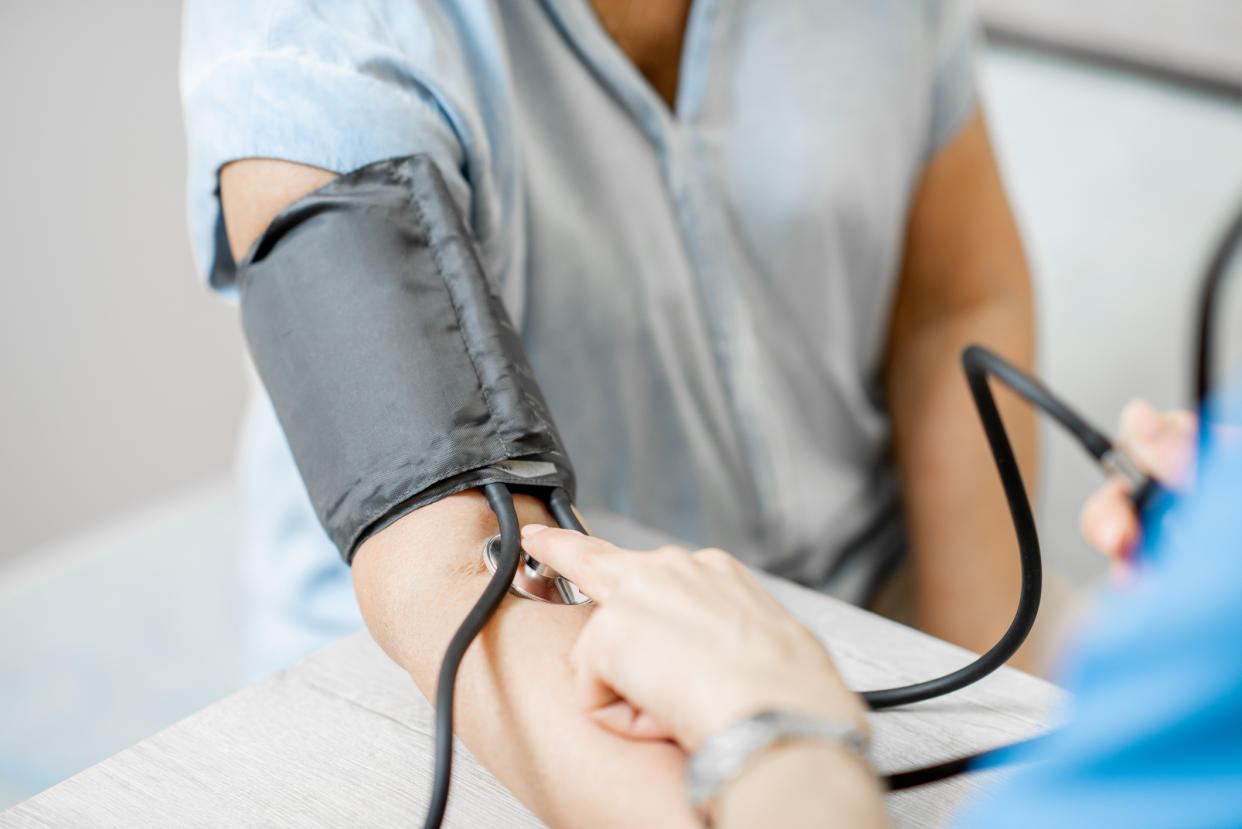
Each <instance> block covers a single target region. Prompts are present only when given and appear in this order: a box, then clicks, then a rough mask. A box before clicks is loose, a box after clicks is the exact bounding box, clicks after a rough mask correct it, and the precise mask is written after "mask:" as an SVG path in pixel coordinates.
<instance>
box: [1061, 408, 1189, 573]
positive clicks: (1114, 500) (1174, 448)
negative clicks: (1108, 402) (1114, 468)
mask: <svg viewBox="0 0 1242 829" xmlns="http://www.w3.org/2000/svg"><path fill="white" fill-rule="evenodd" d="M1197 429H1198V423H1197V420H1196V418H1195V416H1194V414H1192V413H1191V412H1185V411H1175V412H1159V411H1157V410H1156V409H1155V408H1153V407H1152V405H1151V404H1150V403H1147V402H1145V401H1142V400H1135V401H1133V402H1131V403H1130V404H1129V405H1127V406H1126V408H1125V409H1124V410H1123V411H1122V413H1121V429H1120V431H1119V433H1118V435H1117V442H1118V444H1119V445H1121V446H1122V447H1124V448H1125V449H1126V450H1127V451H1128V452H1129V453H1130V454H1131V455H1132V456H1133V457H1134V460H1135V461H1136V462H1137V463H1138V464H1139V466H1141V467H1142V468H1143V469H1145V470H1146V471H1147V472H1148V474H1151V475H1154V476H1155V477H1156V479H1157V480H1159V481H1161V482H1162V483H1163V484H1164V485H1165V486H1167V487H1170V488H1172V489H1174V490H1184V489H1185V488H1186V486H1187V485H1188V484H1189V482H1190V480H1191V478H1192V477H1193V475H1194V451H1193V450H1194V443H1195V433H1196V432H1197ZM1081 523H1082V534H1083V537H1084V538H1086V539H1087V541H1088V542H1089V543H1090V544H1091V546H1092V547H1094V548H1095V549H1096V550H1099V551H1100V552H1101V553H1103V554H1104V555H1106V556H1108V557H1109V558H1110V559H1112V560H1113V561H1114V562H1117V563H1119V564H1121V563H1123V562H1124V561H1125V560H1126V559H1127V558H1128V557H1129V556H1130V554H1131V553H1132V552H1133V550H1134V548H1135V547H1136V546H1138V543H1139V541H1140V538H1141V535H1142V533H1141V529H1140V527H1139V522H1138V517H1137V516H1136V515H1135V514H1134V508H1133V506H1132V505H1131V503H1130V492H1129V489H1128V485H1127V484H1126V482H1124V481H1122V480H1120V479H1117V478H1114V479H1112V480H1110V481H1109V482H1108V483H1107V484H1105V485H1104V486H1102V487H1100V488H1099V489H1098V490H1096V492H1095V494H1094V495H1092V496H1091V498H1090V499H1089V500H1088V501H1087V502H1086V504H1085V505H1083V508H1082V516H1081Z"/></svg>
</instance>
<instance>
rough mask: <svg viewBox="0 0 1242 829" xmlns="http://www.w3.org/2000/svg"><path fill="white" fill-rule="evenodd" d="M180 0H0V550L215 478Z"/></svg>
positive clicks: (235, 385) (227, 356)
mask: <svg viewBox="0 0 1242 829" xmlns="http://www.w3.org/2000/svg"><path fill="white" fill-rule="evenodd" d="M179 28H180V4H179V3H176V2H169V0H164V2H154V0H152V1H151V2H142V0H114V2H109V3H86V2H67V1H66V0H42V1H41V2H37V3H29V2H20V3H19V2H6V3H0V159H3V162H4V171H3V173H2V177H0V268H3V279H0V517H2V520H0V561H3V560H5V559H6V558H11V557H12V556H14V555H16V554H17V553H19V552H20V551H22V550H24V549H27V548H29V547H30V546H31V545H34V544H37V543H38V542H41V541H43V540H46V539H49V538H52V537H56V536H59V535H62V534H64V533H66V532H69V531H72V530H74V529H76V528H79V527H82V526H84V525H86V524H88V523H90V522H92V521H95V520H97V519H99V518H100V517H101V516H103V515H105V514H107V513H109V512H112V511H114V510H117V509H119V508H122V507H125V506H128V505H131V504H133V503H135V502H137V501H140V500H143V499H145V498H148V497H150V496H152V495H155V494H158V493H163V492H166V491H167V490H169V489H170V488H175V487H178V486H180V485H184V484H186V483H188V482H191V481H195V480H198V479H202V478H204V477H208V476H213V475H219V474H221V473H223V472H225V471H226V470H227V469H228V468H229V466H230V465H231V462H232V453H233V442H234V434H235V431H236V424H237V420H238V414H239V411H240V408H241V405H242V398H243V379H242V365H243V363H242V357H241V340H240V335H239V333H238V326H237V323H236V320H235V313H234V309H233V308H232V307H230V306H228V305H226V304H225V303H223V302H222V301H221V300H219V299H217V298H215V297H214V296H213V295H211V294H210V293H209V292H208V291H207V290H206V289H205V288H204V287H202V286H201V285H200V284H199V282H198V281H197V279H196V278H195V275H194V273H193V268H192V265H191V262H190V254H189V243H188V240H187V233H186V226H185V225H186V223H185V209H184V184H183V179H184V163H185V162H184V147H183V145H184V140H183V136H182V129H181V120H180V119H181V115H180V103H179V101H178V98H177V52H178V39H179Z"/></svg>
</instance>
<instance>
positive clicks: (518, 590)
mask: <svg viewBox="0 0 1242 829" xmlns="http://www.w3.org/2000/svg"><path fill="white" fill-rule="evenodd" d="M520 555H521V560H520V561H519V562H518V569H517V574H516V575H515V576H514V577H513V583H512V584H510V585H509V592H510V593H513V594H515V595H517V596H521V597H522V598H524V599H534V600H535V601H537V602H547V603H548V604H588V603H590V601H591V599H590V598H589V597H588V596H587V595H586V594H585V593H583V592H582V591H581V590H579V589H578V586H577V585H575V584H574V583H573V582H571V581H570V580H569V579H567V578H565V577H564V576H562V575H561V574H560V573H558V572H556V571H555V570H553V569H552V568H551V567H548V566H547V565H546V564H542V563H540V562H538V561H536V560H535V559H533V558H531V557H530V556H529V555H527V553H526V551H525V550H522V551H521V552H520ZM499 557H500V535H499V534H497V535H493V536H492V537H491V538H489V539H487V541H485V542H483V561H484V563H485V564H487V571H488V572H489V573H493V574H494V573H495V572H496V562H497V561H498V560H499Z"/></svg>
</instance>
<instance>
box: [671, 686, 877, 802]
mask: <svg viewBox="0 0 1242 829" xmlns="http://www.w3.org/2000/svg"><path fill="white" fill-rule="evenodd" d="M785 740H828V741H830V742H835V743H840V744H841V745H844V746H845V747H847V748H849V749H850V750H851V751H853V752H855V753H856V754H858V756H859V757H861V758H862V759H863V760H864V761H867V747H868V741H867V738H866V736H865V735H864V734H863V733H862V731H860V730H859V729H858V728H857V727H856V726H854V725H852V724H850V723H848V722H845V721H842V720H830V719H823V718H820V717H812V716H808V715H806V714H797V713H793V712H790V711H763V712H761V713H759V714H755V715H754V716H752V717H747V718H746V719H744V720H739V721H738V722H735V723H733V724H732V725H728V726H725V727H724V728H722V729H720V730H719V731H717V732H716V733H714V734H712V735H710V736H709V737H708V738H707V739H706V740H704V741H703V744H702V745H701V746H699V748H698V750H697V751H695V752H694V754H692V755H691V756H690V760H689V762H688V763H687V764H686V792H687V794H688V795H689V796H690V802H691V803H692V804H693V805H694V806H695V808H697V809H698V810H699V811H700V812H702V811H703V810H704V808H705V807H706V805H707V803H708V801H710V800H711V799H712V797H714V796H715V795H716V793H717V792H718V791H719V790H720V787H721V786H723V785H724V784H725V783H727V782H729V781H730V780H732V779H733V778H734V777H736V776H737V775H738V774H739V773H741V771H742V769H743V768H745V766H746V764H747V763H749V762H750V761H751V760H752V759H754V758H755V757H756V756H758V755H759V754H760V753H761V752H763V751H764V750H765V749H767V748H768V747H769V746H771V745H773V744H774V743H777V742H782V741H785Z"/></svg>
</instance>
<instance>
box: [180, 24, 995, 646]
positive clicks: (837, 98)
mask: <svg viewBox="0 0 1242 829" xmlns="http://www.w3.org/2000/svg"><path fill="white" fill-rule="evenodd" d="M184 26H185V32H184V41H185V42H184V52H183V66H182V94H183V97H184V103H185V111H186V121H187V125H188V133H189V149H190V154H189V157H190V172H189V198H190V221H191V228H192V233H193V239H194V244H195V248H196V250H197V256H198V263H199V267H200V268H201V269H202V271H203V273H204V274H205V275H208V277H209V278H210V279H211V281H212V284H213V285H214V286H215V287H217V288H218V289H220V290H221V291H224V292H231V290H232V287H233V286H232V260H231V257H229V256H228V254H227V252H221V248H220V247H219V246H218V245H219V241H220V240H221V239H222V235H221V233H220V228H221V223H220V209H219V202H218V198H217V195H218V188H217V173H218V171H219V169H220V167H221V166H222V165H223V164H225V163H227V162H229V161H231V160H234V159H240V158H247V157H266V158H278V159H285V160H289V161H295V162H301V163H304V164H311V165H315V166H318V167H323V168H326V169H329V170H334V171H338V172H344V171H348V170H352V169H355V168H357V167H360V166H363V165H365V164H368V163H370V162H372V161H376V160H379V159H383V158H388V157H394V156H403V155H409V154H413V153H429V154H431V155H432V156H433V157H434V158H435V159H436V160H437V161H438V162H439V164H440V166H441V168H442V170H443V171H444V172H445V175H446V176H447V177H448V179H449V183H450V187H451V189H452V190H453V193H454V196H455V198H456V199H457V200H458V201H459V203H460V206H461V208H462V209H463V211H464V212H465V215H466V216H468V217H469V220H470V223H471V226H472V228H473V230H474V232H475V234H476V237H477V239H478V242H479V245H480V248H481V253H482V256H483V260H484V264H485V266H486V268H487V271H488V273H489V275H490V276H491V277H493V278H494V279H495V280H496V281H497V284H498V285H499V287H500V290H501V294H502V296H503V297H504V300H505V302H506V304H507V306H508V309H509V312H510V314H511V316H512V317H513V319H514V320H515V322H516V323H517V325H518V326H519V328H520V329H521V332H522V337H523V341H524V343H525V346H526V349H527V352H528V355H529V357H530V361H531V364H532V366H533V367H534V369H535V372H536V374H537V375H538V377H539V380H540V382H541V384H542V386H543V389H544V392H545V394H546V397H547V399H548V401H549V403H550V405H551V407H552V411H553V413H554V416H555V417H556V419H557V422H558V425H559V427H560V430H561V433H562V435H563V437H564V439H565V442H566V445H567V447H568V449H569V452H570V455H571V456H572V458H573V461H574V465H575V467H576V469H577V472H578V477H579V487H580V489H579V499H578V500H579V503H580V504H581V505H582V506H583V507H585V508H587V509H591V508H602V509H607V510H610V511H612V512H615V513H618V514H620V515H623V516H627V517H630V518H633V519H635V520H637V521H639V522H641V523H643V524H647V525H650V526H652V527H655V528H658V529H660V530H663V531H664V532H666V533H669V534H671V535H674V536H677V537H680V538H683V539H685V540H687V541H688V542H691V543H695V544H711V545H718V546H722V547H724V548H726V549H728V550H730V551H732V552H734V553H735V554H737V555H738V556H739V557H740V558H742V559H743V560H744V561H747V562H748V563H751V564H753V565H756V566H760V567H763V568H765V569H767V570H770V571H772V572H775V573H779V574H782V575H785V576H789V577H792V578H795V579H798V580H800V581H802V582H805V583H810V584H820V585H822V584H825V583H827V582H831V581H832V580H833V579H834V577H835V576H836V574H837V573H838V572H839V571H841V570H842V569H843V567H844V565H843V564H842V563H843V562H847V561H855V562H857V561H861V562H864V563H866V564H874V563H877V562H880V561H881V560H883V559H885V558H891V557H892V556H893V555H894V554H896V553H898V552H899V551H900V549H901V546H902V534H901V529H900V521H899V520H898V511H897V504H898V493H897V485H896V481H895V477H894V475H893V473H892V471H891V469H890V467H889V465H888V463H887V455H888V450H889V426H888V419H887V417H886V414H885V411H884V407H883V402H882V400H881V395H880V388H879V382H878V372H879V368H880V364H881V360H882V357H883V354H882V350H883V345H884V342H885V337H886V333H887V327H888V326H887V321H888V315H889V312H890V307H891V302H892V297H893V293H894V287H895V279H896V273H897V270H898V267H899V263H900V257H901V251H902V242H903V233H904V227H905V222H906V217H907V212H908V209H909V204H910V200H911V196H912V192H913V190H914V188H915V186H916V184H917V182H918V179H919V175H920V173H921V171H922V168H923V166H924V164H925V162H926V161H927V159H928V158H929V156H930V155H931V154H933V153H934V152H935V151H936V150H937V149H938V148H939V147H940V145H941V144H942V143H943V142H945V141H946V140H947V139H948V138H949V137H950V136H952V135H953V134H954V133H955V131H956V130H957V129H958V128H959V127H960V126H961V124H962V123H963V122H964V120H965V119H966V118H967V116H968V115H969V113H970V112H971V110H972V108H973V106H974V103H975V93H974V81H973V73H972V66H971V53H972V46H973V27H972V22H971V17H970V15H969V14H968V13H967V12H966V11H965V10H963V8H962V7H961V6H960V5H959V4H958V3H956V2H949V0H945V2H937V0H781V2H775V1H774V0H768V1H767V2H759V0H696V2H695V3H694V4H693V7H692V10H691V13H690V18H689V22H688V30H687V32H686V35H685V45H684V50H683V55H682V62H681V72H680V79H679V84H680V86H679V89H678V92H677V98H676V106H675V107H673V108H671V109H670V107H668V106H667V105H666V103H665V102H664V100H663V99H662V98H661V97H660V96H659V95H658V94H657V93H656V92H655V91H654V90H653V89H652V87H651V86H650V85H649V84H648V83H647V81H646V80H645V79H644V78H643V76H642V75H641V74H640V73H639V72H638V70H637V69H636V68H635V67H634V66H633V64H632V63H631V62H630V61H629V60H628V59H627V58H626V56H625V55H624V54H623V53H622V52H621V51H620V49H619V48H618V47H617V46H616V45H615V43H614V42H613V41H612V40H611V39H610V38H609V37H608V35H607V34H606V33H605V32H604V30H603V29H602V28H601V26H600V25H599V23H598V21H597V20H596V18H595V16H594V14H593V12H592V10H591V8H590V5H589V4H588V3H587V2H586V0H504V1H503V2H502V1H501V0H455V1H454V0H439V1H438V2H437V0H401V2H383V1H382V0H367V1H366V2H362V1H361V0H359V2H349V3H343V2H327V1H326V0H324V1H323V2H315V1H314V0H269V1H268V2H255V0H190V2H188V4H187V9H186V13H185V20H184ZM244 471H245V480H246V484H247V487H248V492H249V495H250V504H251V510H250V516H249V519H248V523H247V527H248V549H247V554H246V562H247V567H249V568H251V570H252V573H251V576H250V580H251V582H252V583H253V584H255V585H256V586H257V587H258V588H259V589H260V591H262V597H263V602H262V604H263V606H264V607H266V608H267V610H266V611H265V612H264V615H261V616H260V617H258V621H259V623H261V624H264V625H267V627H266V628H263V629H261V630H260V631H259V632H258V633H259V636H260V637H262V638H264V639H265V641H267V642H269V643H276V642H279V641H285V642H287V643H288V645H287V647H284V648H283V651H284V654H285V655H292V654H294V653H296V652H299V651H301V650H305V649H307V648H310V647H313V646H314V645H315V644H317V643H318V642H320V641H322V640H323V639H325V638H328V637H331V636H333V635H337V634H339V633H340V632H341V631H343V630H345V629H347V628H349V627H352V626H356V625H357V624H358V617H357V610H356V608H355V607H354V604H353V600H352V595H351V593H350V589H349V582H348V575H347V573H346V571H345V569H344V567H343V565H341V564H340V562H339V560H338V558H337V556H336V553H335V551H334V550H333V549H332V547H331V546H330V544H329V543H328V540H327V538H326V536H325V535H324V533H323V532H322V530H321V529H320V528H319V526H318V525H317V524H316V522H315V518H314V516H313V514H312V512H311V509H310V507H309V504H308V503H307V499H306V495H305V493H304V491H303V489H302V487H301V484H300V482H299V480H298V478H297V474H296V471H295V469H294V466H293V463H292V460H291V458H290V456H289V452H288V449H287V447H286V446H285V444H284V441H283V438H282V436H281V434H280V431H279V427H278V426H277V424H276V422H275V420H274V417H273V415H272V412H271V409H270V405H269V404H267V402H266V400H264V399H263V398H262V397H261V396H260V397H259V399H258V400H257V402H256V404H255V405H254V407H253V409H252V412H251V415H250V417H249V420H248V424H247V436H246V442H245V449H244ZM264 620H266V621H264ZM282 637H283V638H282ZM273 647H276V645H273ZM281 658H283V657H281ZM274 661H279V659H276V658H274Z"/></svg>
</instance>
